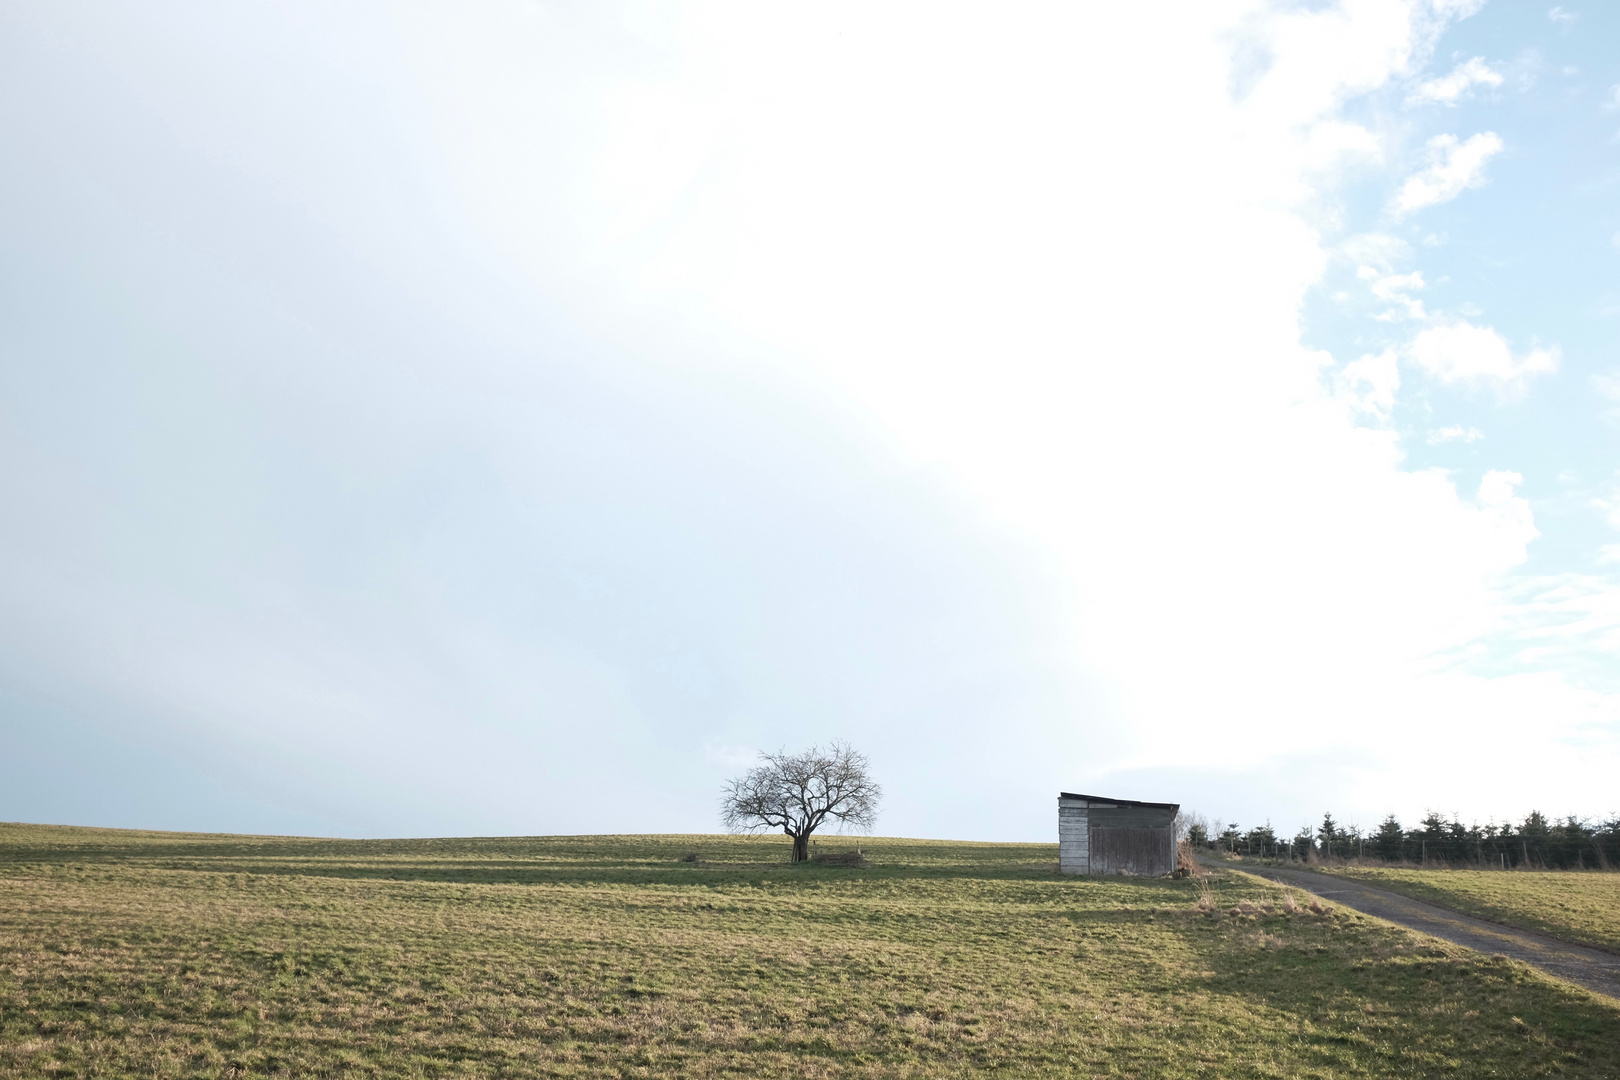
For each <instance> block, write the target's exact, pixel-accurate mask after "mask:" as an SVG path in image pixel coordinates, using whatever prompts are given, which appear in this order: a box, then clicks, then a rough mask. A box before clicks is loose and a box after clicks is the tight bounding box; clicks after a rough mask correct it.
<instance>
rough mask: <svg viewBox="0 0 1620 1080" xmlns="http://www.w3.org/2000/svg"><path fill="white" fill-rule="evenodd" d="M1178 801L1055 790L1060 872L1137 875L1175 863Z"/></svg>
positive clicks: (1170, 868) (1154, 873) (1150, 873)
mask: <svg viewBox="0 0 1620 1080" xmlns="http://www.w3.org/2000/svg"><path fill="white" fill-rule="evenodd" d="M1180 809H1181V804H1180V803H1168V802H1137V801H1136V800H1135V799H1105V798H1102V797H1101V796H1098V795H1074V794H1071V793H1070V792H1067V791H1064V792H1061V793H1059V795H1058V869H1059V870H1061V871H1063V872H1064V873H1065V874H1140V875H1142V876H1144V877H1157V876H1159V875H1160V874H1168V873H1171V872H1172V871H1174V870H1175V868H1176V811H1177V810H1180Z"/></svg>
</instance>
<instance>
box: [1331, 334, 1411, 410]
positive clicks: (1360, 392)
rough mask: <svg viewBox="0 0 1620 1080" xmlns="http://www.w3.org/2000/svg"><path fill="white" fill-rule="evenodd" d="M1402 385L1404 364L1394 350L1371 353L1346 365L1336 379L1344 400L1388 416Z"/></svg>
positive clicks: (1355, 406)
mask: <svg viewBox="0 0 1620 1080" xmlns="http://www.w3.org/2000/svg"><path fill="white" fill-rule="evenodd" d="M1400 387H1401V372H1400V366H1399V365H1398V364H1397V363H1396V356H1395V353H1394V352H1393V351H1389V352H1382V353H1377V354H1373V353H1369V354H1367V355H1366V356H1362V357H1358V358H1357V359H1355V360H1352V361H1350V363H1348V364H1346V365H1345V366H1344V369H1343V370H1342V371H1340V372H1339V373H1338V374H1337V376H1336V377H1335V379H1334V389H1335V390H1336V392H1337V393H1338V396H1339V398H1340V400H1342V401H1344V402H1345V403H1346V404H1348V405H1350V407H1351V408H1353V409H1354V410H1356V411H1357V412H1362V413H1368V414H1371V415H1373V416H1376V417H1378V418H1380V419H1387V418H1388V416H1389V414H1390V410H1392V409H1393V408H1394V407H1395V392H1396V391H1397V390H1399V389H1400Z"/></svg>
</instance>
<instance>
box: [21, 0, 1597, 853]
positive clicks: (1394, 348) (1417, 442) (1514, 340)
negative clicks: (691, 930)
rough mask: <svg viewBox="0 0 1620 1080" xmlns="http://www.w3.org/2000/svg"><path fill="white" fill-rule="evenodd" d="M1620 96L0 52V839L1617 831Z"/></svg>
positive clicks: (1212, 26)
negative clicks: (1200, 821) (38, 829)
mask: <svg viewBox="0 0 1620 1080" xmlns="http://www.w3.org/2000/svg"><path fill="white" fill-rule="evenodd" d="M1616 40H1620V9H1615V8H1613V7H1612V6H1610V5H1597V4H1582V3H1579V2H1577V3H1573V4H1567V5H1561V6H1556V7H1551V8H1548V7H1546V6H1543V5H1537V4H1518V5H1513V4H1507V3H1503V2H1501V0H1494V2H1491V3H1487V4H1484V5H1480V4H1477V3H1472V2H1469V0H1424V2H1403V0H1343V2H1341V3H1336V4H1300V5H1292V4H1271V3H1257V2H1249V0H1233V2H1218V3H1211V2H1199V3H1189V4H1185V5H1181V6H1180V7H1179V8H1178V9H1177V10H1176V11H1174V12H1173V13H1172V14H1171V15H1166V14H1165V12H1163V11H1162V10H1160V9H1158V8H1155V9H1153V10H1152V11H1149V10H1147V9H1144V8H1141V7H1139V6H1137V5H1128V4H1113V5H1104V4H1073V3H1065V4H1051V5H1040V4H1028V5H1014V6H1008V5H994V6H988V5H987V6H969V5H941V4H917V5H904V4H895V5H879V6H873V5H866V4H853V3H851V4H837V3H828V4H818V5H813V6H811V7H799V8H791V7H787V6H764V5H750V4H735V5H718V4H692V5H679V4H676V5H663V4H652V5H645V4H613V3H603V4H589V5H575V4H545V3H519V2H499V3H496V2H490V3H466V4H457V5H437V4H427V3H421V4H412V3H402V4H394V5H388V4H370V3H360V2H355V3H344V4H297V3H288V4H275V5H269V4H264V5H246V4H244V5H212V4H201V3H196V4H185V3H159V4H152V5H142V6H141V7H139V8H134V7H130V6H129V5H120V4H112V3H107V4H92V3H74V2H69V3H62V2H49V3H45V2H39V3H32V2H26V0H16V2H11V3H7V4H5V5H3V6H0V147H3V150H0V819H4V820H17V821H36V822H56V823H64V824H84V825H105V826H120V827H140V828H162V829H186V830H202V831H236V832H256V833H300V834H320V835H338V836H402V835H467V834H558V833H611V832H713V831H718V830H719V824H718V815H717V803H718V797H719V793H720V788H721V785H722V784H723V783H724V782H725V780H726V779H727V778H729V777H731V776H733V775H735V774H737V773H738V772H740V771H741V770H743V769H746V768H747V767H749V765H751V764H752V762H753V761H754V760H755V755H757V753H759V752H760V751H762V750H774V749H777V748H787V749H790V750H791V749H799V748H803V747H806V746H809V745H811V744H815V743H822V742H825V741H826V740H829V739H834V738H842V739H847V740H849V741H850V742H852V743H853V744H854V745H855V746H857V747H858V748H859V749H861V750H863V751H864V752H866V753H867V754H868V755H869V757H870V759H871V761H872V766H873V769H874V771H875V774H876V777H877V779H878V780H879V782H880V783H882V785H883V786H884V789H885V799H884V804H883V810H882V813H881V816H880V819H879V822H878V831H879V832H880V833H884V834H889V835H909V836H929V837H951V838H960V839H976V840H1051V839H1053V837H1054V836H1055V831H1054V830H1055V820H1054V819H1055V815H1054V813H1053V810H1054V805H1055V796H1056V794H1057V793H1058V791H1060V790H1068V791H1080V792H1088V793H1097V794H1104V795H1113V796H1119V797H1126V798H1136V799H1146V800H1151V801H1174V802H1179V803H1182V804H1184V805H1185V806H1187V807H1188V808H1189V809H1193V810H1196V811H1198V812H1201V813H1204V814H1206V815H1209V816H1211V817H1214V818H1217V819H1220V820H1227V821H1237V822H1239V823H1240V825H1241V826H1242V827H1248V826H1250V825H1256V824H1260V823H1262V822H1264V821H1268V820H1269V821H1270V822H1271V823H1272V824H1273V825H1274V826H1275V827H1277V828H1278V829H1279V830H1288V831H1291V830H1292V829H1294V828H1295V827H1297V826H1298V825H1300V824H1302V823H1305V822H1308V821H1313V820H1317V819H1319V818H1320V816H1321V814H1322V813H1323V812H1324V811H1331V812H1333V813H1334V815H1335V817H1336V818H1337V819H1339V820H1340V821H1341V822H1352V823H1358V824H1360V825H1362V826H1363V827H1372V826H1375V825H1376V824H1377V822H1378V820H1380V819H1381V818H1382V817H1383V816H1384V815H1385V814H1388V813H1395V814H1397V815H1399V816H1401V817H1402V819H1403V820H1406V821H1407V822H1409V823H1410V822H1411V821H1413V820H1414V819H1415V818H1416V817H1418V816H1419V815H1420V814H1422V813H1424V812H1427V811H1430V810H1436V811H1439V812H1441V813H1444V814H1447V815H1450V814H1457V815H1460V816H1461V817H1462V818H1463V819H1464V820H1478V821H1481V822H1485V821H1489V820H1497V821H1500V820H1504V819H1509V818H1518V817H1522V816H1523V815H1524V814H1525V813H1526V812H1528V811H1529V810H1531V809H1539V810H1541V811H1543V812H1545V813H1550V814H1556V815H1563V814H1576V815H1581V816H1587V817H1595V816H1602V815H1607V814H1610V813H1613V812H1615V811H1616V810H1620V797H1617V796H1616V794H1615V791H1616V787H1615V780H1614V778H1615V777H1616V776H1620V662H1617V660H1620V461H1617V456H1616V449H1617V446H1620V441H1617V437H1620V349H1617V344H1620V53H1617V52H1616V51H1615V50H1614V49H1613V48H1612V47H1610V46H1611V45H1612V43H1613V42H1614V41H1616Z"/></svg>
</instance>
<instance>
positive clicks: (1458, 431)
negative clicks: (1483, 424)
mask: <svg viewBox="0 0 1620 1080" xmlns="http://www.w3.org/2000/svg"><path fill="white" fill-rule="evenodd" d="M1484 437H1485V433H1484V432H1483V431H1481V430H1479V428H1476V427H1468V428H1465V427H1463V426H1462V425H1461V424H1454V425H1452V426H1451V427H1443V428H1436V429H1435V430H1433V431H1431V432H1429V445H1430V446H1439V445H1440V444H1442V443H1453V442H1464V443H1472V442H1479V440H1481V439H1483V438H1484Z"/></svg>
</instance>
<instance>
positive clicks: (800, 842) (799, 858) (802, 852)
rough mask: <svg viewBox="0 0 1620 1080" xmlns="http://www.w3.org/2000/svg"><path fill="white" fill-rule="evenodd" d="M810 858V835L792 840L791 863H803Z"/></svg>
mask: <svg viewBox="0 0 1620 1080" xmlns="http://www.w3.org/2000/svg"><path fill="white" fill-rule="evenodd" d="M809 857H810V834H809V833H805V834H804V835H803V836H795V837H794V838H793V861H794V862H804V861H805V860H806V859H808V858H809Z"/></svg>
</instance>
